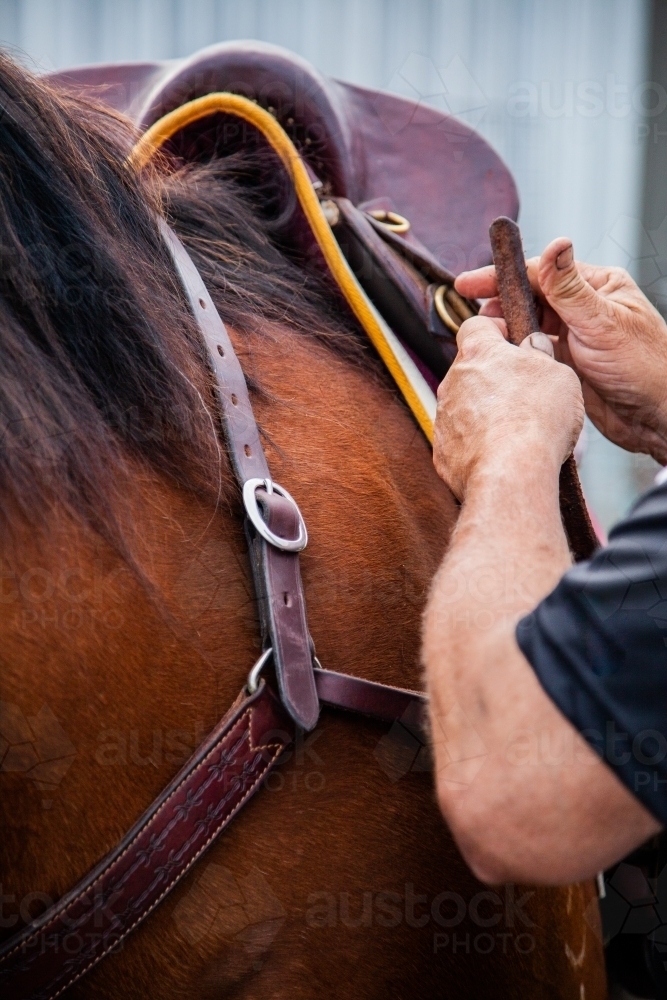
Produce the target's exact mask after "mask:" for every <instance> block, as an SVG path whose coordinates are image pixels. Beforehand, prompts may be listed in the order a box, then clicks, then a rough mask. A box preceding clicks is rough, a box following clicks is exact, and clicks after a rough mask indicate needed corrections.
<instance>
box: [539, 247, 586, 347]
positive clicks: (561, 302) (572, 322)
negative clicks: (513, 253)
mask: <svg viewBox="0 0 667 1000" xmlns="http://www.w3.org/2000/svg"><path fill="white" fill-rule="evenodd" d="M537 277H538V281H539V283H540V288H541V289H542V292H543V293H544V296H545V298H546V300H547V302H548V303H549V305H550V306H551V307H552V308H553V309H555V310H556V312H557V313H558V315H559V316H560V318H561V319H562V320H563V321H564V322H565V323H567V325H568V326H573V327H577V326H582V325H586V324H588V323H589V322H590V321H591V320H595V319H596V317H598V318H599V314H600V301H599V297H598V294H597V292H596V291H595V290H594V289H593V288H592V287H591V286H590V285H589V284H588V282H587V281H584V279H583V277H582V275H581V272H580V271H579V268H578V266H577V262H576V261H575V259H574V252H573V249H572V241H571V240H568V239H566V238H565V237H563V236H560V237H559V238H558V239H556V240H553V241H552V242H551V243H550V244H549V246H548V247H547V248H546V250H545V251H544V253H543V254H542V256H541V257H540V261H539V264H538V268H537Z"/></svg>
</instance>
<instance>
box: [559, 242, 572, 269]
mask: <svg viewBox="0 0 667 1000" xmlns="http://www.w3.org/2000/svg"><path fill="white" fill-rule="evenodd" d="M573 259H574V254H573V253H572V244H571V243H570V245H569V247H565V249H564V250H561V252H560V253H559V254H558V256H557V257H556V267H557V269H558V270H559V271H564V270H565V269H566V268H568V267H569V266H570V264H571V263H572V260H573Z"/></svg>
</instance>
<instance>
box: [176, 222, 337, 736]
mask: <svg viewBox="0 0 667 1000" xmlns="http://www.w3.org/2000/svg"><path fill="white" fill-rule="evenodd" d="M161 229H162V234H163V236H164V239H165V241H166V243H167V245H168V247H169V249H170V251H171V254H172V257H173V259H174V263H175V265H176V268H177V270H178V273H179V275H180V278H181V281H182V283H183V287H184V289H185V292H186V294H187V296H188V299H189V301H190V306H191V308H192V311H193V314H194V316H195V319H196V320H197V323H198V324H199V328H200V330H201V333H202V336H203V338H204V342H205V344H206V347H207V348H208V353H209V358H210V362H211V365H212V367H213V371H214V373H215V380H216V390H217V396H218V402H219V405H220V412H221V415H222V421H223V425H224V432H225V440H226V443H227V449H228V452H229V456H230V459H231V462H232V467H233V469H234V472H235V474H236V478H237V480H238V482H239V485H240V487H241V490H242V491H243V494H244V502H245V504H246V511H247V512H248V514H249V517H248V519H247V522H246V524H247V530H248V536H249V541H250V545H251V562H252V566H253V574H254V577H255V584H256V588H257V596H258V601H259V611H260V620H261V625H262V633H263V635H262V639H263V642H264V646H265V648H267V647H268V646H271V647H272V649H273V663H274V666H275V671H276V677H277V679H278V686H279V689H280V695H281V698H282V701H283V704H284V705H285V707H286V709H287V711H288V712H289V713H290V715H291V716H292V718H293V719H294V721H295V722H296V723H297V725H299V726H301V727H302V728H303V729H307V730H310V729H313V728H314V726H315V725H316V724H317V718H318V715H319V701H318V698H317V691H316V689H315V678H314V675H313V654H312V648H311V647H312V642H311V639H310V634H309V632H308V623H307V620H306V602H305V598H304V594H303V586H302V583H301V573H300V570H299V553H298V551H286V550H285V549H282V548H281V547H279V546H280V540H283V541H284V542H286V543H288V544H289V543H290V542H295V541H296V540H297V539H298V537H299V535H300V533H301V534H302V535H303V544H304V545H305V541H306V539H307V534H306V529H305V525H304V523H303V519H302V517H301V514H300V512H299V509H298V507H297V506H296V504H295V502H294V501H293V500H292V499H291V497H289V494H287V495H286V496H284V495H280V492H279V491H280V489H281V488H280V487H279V486H277V484H274V483H273V482H272V480H271V473H270V471H269V467H268V465H267V462H266V457H265V455H264V450H263V448H262V444H261V441H260V438H259V430H258V427H257V424H256V422H255V417H254V414H253V412H252V405H251V403H250V398H249V396H248V389H247V386H246V381H245V377H244V375H243V370H242V369H241V365H240V364H239V361H238V358H237V357H236V354H235V352H234V348H233V347H232V342H231V340H230V339H229V334H228V333H227V330H226V329H225V325H224V323H223V322H222V320H221V319H220V316H219V314H218V311H217V309H216V308H215V305H214V304H213V300H212V298H211V296H210V295H209V293H208V290H207V288H206V286H205V284H204V282H203V281H202V279H201V276H200V274H199V272H198V271H197V269H196V267H195V266H194V264H193V263H192V260H191V259H190V255H189V254H188V252H187V251H186V249H185V247H184V246H183V244H182V243H181V241H180V240H179V239H178V237H177V236H176V235H175V234H174V233H173V232H172V231H171V229H169V227H168V226H167V225H165V224H164V223H161ZM282 492H283V493H284V492H285V491H282ZM260 506H261V508H262V511H263V514H264V516H263V517H262V514H261V513H258V511H259V508H260ZM252 517H254V520H253V519H252ZM267 529H268V531H267ZM262 531H265V532H266V534H269V533H272V534H273V536H275V537H274V541H269V540H267V538H266V537H264V535H262ZM301 547H303V546H301Z"/></svg>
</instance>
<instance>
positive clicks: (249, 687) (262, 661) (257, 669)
mask: <svg viewBox="0 0 667 1000" xmlns="http://www.w3.org/2000/svg"><path fill="white" fill-rule="evenodd" d="M272 656H273V646H269V648H268V649H265V650H264V652H263V653H262V655H261V656H260V658H259V659H258V661H257V663H256V664H255V665H254V667H253V668H252V670H251V671H250V673H249V674H248V680H247V681H246V682H245V689H246V691H247V692H248V694H254V693H255V691H256V690H257V688H258V687H259V675H260V674H261V672H262V670H263V669H264V667H265V666H266V664H267V663H268V661H269V660H270V659H271V657H272Z"/></svg>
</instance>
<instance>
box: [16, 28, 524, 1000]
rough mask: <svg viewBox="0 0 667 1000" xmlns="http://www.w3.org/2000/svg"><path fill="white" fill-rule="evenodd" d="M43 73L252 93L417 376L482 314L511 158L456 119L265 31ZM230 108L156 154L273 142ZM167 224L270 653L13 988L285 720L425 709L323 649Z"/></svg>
mask: <svg viewBox="0 0 667 1000" xmlns="http://www.w3.org/2000/svg"><path fill="white" fill-rule="evenodd" d="M51 81H52V82H53V83H54V84H55V85H58V86H61V87H68V88H74V89H76V90H78V91H80V90H82V89H85V90H87V91H88V92H89V93H91V94H92V95H93V96H95V97H97V98H98V99H99V100H101V101H106V102H107V103H108V104H110V105H112V106H113V107H115V108H116V109H118V110H121V111H123V112H125V113H127V114H129V115H131V116H132V117H133V118H134V120H135V121H136V122H137V123H138V124H139V125H140V126H141V128H142V130H146V129H148V128H149V127H151V126H154V125H155V123H157V122H160V121H162V120H163V119H164V116H165V115H168V114H169V113H170V112H173V111H174V110H175V109H179V108H181V107H182V106H183V105H188V106H190V105H189V102H193V101H196V100H198V99H201V98H204V97H206V95H209V94H220V93H223V94H226V95H229V94H236V95H240V96H241V97H244V98H246V99H249V102H250V103H246V110H247V108H248V107H250V110H251V111H252V102H254V103H255V104H256V105H257V107H260V108H263V109H265V111H266V112H268V113H269V115H270V116H271V120H273V121H275V122H277V123H278V124H279V125H281V126H282V132H281V134H283V133H285V134H286V135H287V136H288V138H289V139H291V140H292V144H293V146H295V147H296V149H297V151H298V153H299V154H300V159H299V163H300V164H303V165H305V167H306V170H307V178H306V180H307V185H308V187H309V197H310V198H311V202H312V200H313V192H315V193H316V194H317V197H318V199H319V205H318V203H317V201H315V207H316V212H319V213H320V215H321V216H322V217H321V218H320V223H323V219H324V217H326V220H327V222H328V225H329V226H330V229H331V232H332V233H333V234H334V236H335V241H333V242H335V243H336V246H337V248H340V249H341V250H342V252H343V254H344V257H345V259H346V261H347V264H346V265H345V266H348V265H349V268H350V270H351V274H352V275H354V279H353V280H352V286H351V287H352V292H353V293H354V294H351V298H350V297H348V304H350V303H352V304H354V302H356V301H357V299H358V298H359V294H361V293H359V294H358V288H357V286H356V285H355V284H354V282H357V281H358V285H359V287H360V288H361V289H363V293H365V295H366V296H367V297H368V300H369V302H370V305H369V306H368V309H369V310H370V313H369V315H370V316H371V318H373V315H374V313H373V309H377V311H378V313H379V314H381V315H380V318H379V319H378V321H377V322H378V323H379V324H380V326H381V325H382V323H384V324H385V325H386V326H387V327H388V328H391V327H394V328H395V329H396V330H397V331H400V336H401V338H402V339H403V340H404V342H405V345H406V348H407V351H408V352H409V355H410V357H412V358H414V361H415V364H416V365H417V366H418V374H419V372H421V373H422V374H421V375H420V376H419V377H420V378H421V377H422V376H423V377H424V378H426V379H428V380H430V381H431V383H432V384H433V383H434V382H435V380H437V379H439V378H440V377H441V376H442V375H443V374H444V372H445V370H446V368H447V366H448V364H449V363H450V361H451V358H452V357H453V355H454V351H455V331H456V329H457V328H458V325H459V324H460V322H461V321H462V320H463V319H465V318H466V316H467V315H471V314H472V312H473V311H474V309H475V305H474V303H469V302H466V301H465V300H463V299H461V298H460V296H457V295H456V292H455V290H454V289H453V272H455V271H460V270H462V269H463V268H465V267H471V266H477V265H479V264H481V263H486V262H487V261H489V260H490V259H491V254H490V248H489V240H488V228H489V225H490V223H491V221H492V220H493V219H494V218H495V217H496V216H498V215H501V214H504V215H508V214H509V215H515V214H516V210H517V199H516V191H515V187H514V184H513V182H512V179H511V177H510V175H509V173H508V171H507V169H506V167H505V166H504V165H503V164H502V162H501V161H500V160H499V158H498V157H497V156H496V154H495V153H494V152H493V151H492V150H491V149H490V148H489V146H488V145H487V144H486V143H485V142H484V141H483V140H482V139H481V138H480V137H479V136H477V135H476V134H475V133H474V132H472V131H471V130H470V129H469V128H467V127H466V126H465V125H463V124H462V123H460V122H457V121H456V120H455V119H453V118H449V117H447V116H445V115H442V114H440V113H438V112H436V111H433V110H432V109H430V108H427V107H422V106H419V105H415V104H413V103H410V102H408V101H404V100H402V99H401V98H397V97H392V96H390V95H386V94H380V93H374V92H372V91H368V90H364V89H362V88H359V87H354V86H352V85H350V84H344V83H340V82H337V81H334V80H328V79H325V78H324V77H322V76H320V75H319V74H318V73H317V72H316V71H315V70H314V69H313V68H312V67H310V66H309V65H308V64H307V63H305V62H304V61H303V60H301V59H299V58H297V57H295V56H292V55H290V54H289V53H287V52H285V51H284V50H281V49H277V48H275V47H274V46H268V45H263V44H260V43H256V42H243V43H230V44H225V45H220V46H215V47H213V48H211V49H206V50H204V51H203V52H201V53H199V54H197V55H195V56H193V57H192V58H191V59H188V60H183V61H181V62H177V63H152V64H138V65H124V66H100V67H92V68H87V69H79V70H73V71H70V72H66V73H59V74H54V75H53V76H52V77H51ZM232 103H233V102H232ZM223 106H224V107H225V108H227V110H224V111H220V110H219V109H218V110H213V111H212V112H211V113H210V114H208V113H207V114H206V115H203V116H201V117H199V118H196V117H195V118H193V117H192V116H190V118H189V119H188V121H187V123H186V124H185V125H184V126H183V127H182V128H175V129H172V130H171V131H170V132H169V134H168V135H167V136H166V138H165V137H163V139H161V140H160V144H161V145H162V148H163V149H164V150H165V151H166V152H167V155H173V156H175V157H177V158H181V159H193V158H201V157H210V156H224V155H227V154H229V153H231V152H234V151H235V150H236V149H238V148H239V146H240V145H243V144H246V143H261V142H262V141H264V134H263V133H262V134H260V133H261V129H259V131H258V130H257V129H255V130H254V131H253V129H252V128H246V125H247V122H248V121H249V120H251V119H252V114H250V118H248V117H246V119H243V117H242V116H241V117H239V115H233V114H230V113H229V110H228V108H229V107H230V106H231V105H229V102H228V103H227V105H224V102H223V105H220V107H223ZM255 117H257V116H256V115H255ZM260 117H261V115H260ZM264 120H265V121H268V122H269V125H270V121H269V117H268V116H267V115H264ZM156 127H157V126H156ZM268 131H269V132H271V129H270V128H269V129H268ZM139 145H140V144H139ZM288 145H289V143H288ZM290 148H291V146H290ZM297 159H298V157H297ZM301 169H303V167H301ZM303 176H306V175H305V174H304V175H303ZM308 178H309V179H308ZM302 180H303V177H302ZM306 200H307V199H306ZM311 208H312V204H311ZM311 214H312V213H311ZM307 215H308V213H307V212H306V211H305V209H304V201H303V199H302V200H301V202H299V203H298V204H297V203H296V202H295V203H294V210H293V212H292V214H291V216H290V217H289V219H288V228H289V232H290V235H291V238H292V240H293V245H294V247H296V252H304V250H306V251H307V252H311V251H315V252H317V251H318V247H319V248H320V250H321V248H322V245H323V243H322V238H321V227H320V238H319V242H318V239H316V235H317V234H316V230H314V229H313V228H312V227H310V228H309V226H308V225H305V224H304V220H305V219H306V216H307ZM160 225H161V228H162V233H163V237H164V239H165V242H166V243H167V245H168V247H169V249H170V251H171V253H172V256H173V259H174V264H175V267H176V269H177V271H178V273H179V276H180V279H181V282H182V284H183V288H184V290H185V292H186V294H187V296H188V300H189V303H190V307H191V309H192V312H193V315H194V316H195V318H196V320H197V322H198V324H199V328H200V331H201V335H202V338H203V341H204V343H205V344H206V346H207V348H208V355H209V361H210V366H211V369H212V371H213V373H214V374H215V377H216V384H217V397H218V403H219V410H220V417H221V424H222V433H223V435H224V437H225V440H226V444H227V449H228V452H229V456H230V460H231V465H232V467H233V469H234V472H235V474H236V478H237V481H238V484H239V488H240V490H241V491H242V494H243V500H244V506H245V509H246V515H247V519H246V530H247V535H248V543H249V552H250V560H251V565H252V572H253V578H254V582H255V591H256V595H257V601H258V608H259V613H260V625H261V631H262V641H263V649H264V652H263V654H262V656H261V657H260V658H259V660H258V661H257V663H256V664H255V665H254V667H253V668H252V670H251V671H250V673H249V676H248V681H247V683H246V685H245V687H244V689H243V690H242V691H241V693H240V694H239V696H238V698H237V700H236V702H235V703H234V705H232V706H231V708H230V709H229V711H228V712H227V713H226V715H225V716H224V717H223V719H222V720H221V722H220V723H219V725H218V726H217V727H216V729H215V730H214V731H213V732H212V733H211V734H209V736H208V737H207V738H206V739H205V741H204V742H203V744H202V745H201V746H200V747H199V748H198V750H197V751H196V752H195V753H194V755H193V756H192V757H191V758H190V760H189V761H188V762H187V763H186V764H185V766H184V767H183V768H182V770H181V771H180V772H179V774H178V775H176V777H175V778H174V779H173V780H172V782H171V783H170V785H169V786H168V787H167V788H166V789H164V791H163V792H162V794H161V795H160V796H159V797H158V799H156V801H155V802H154V803H153V804H152V805H150V806H149V807H148V809H147V810H146V812H145V813H144V815H143V816H142V817H141V818H140V819H139V820H138V821H137V823H136V824H135V826H134V827H133V828H132V829H131V830H130V831H129V832H128V833H127V834H126V836H125V837H124V838H123V840H122V841H121V842H120V844H118V845H117V847H116V848H114V850H112V851H111V852H110V853H109V855H107V857H105V858H103V859H102V860H101V861H100V862H99V864H98V865H97V866H96V867H95V868H94V869H93V870H92V871H91V872H89V873H88V874H87V875H86V876H85V877H84V878H83V879H82V880H81V881H80V882H79V883H78V884H77V885H76V886H75V887H74V888H73V889H72V890H71V891H70V892H69V893H67V894H66V895H65V896H64V897H63V898H62V899H60V900H59V901H58V902H57V903H56V904H55V905H54V906H52V907H51V908H50V909H49V910H47V911H46V912H45V913H44V914H42V915H41V916H40V917H39V918H38V919H36V920H35V921H33V922H32V923H31V924H30V925H28V926H27V927H26V928H24V930H22V931H21V932H19V933H17V934H16V935H14V936H13V937H12V938H11V939H10V940H8V941H7V942H5V944H4V945H3V946H2V948H1V949H0V986H1V987H2V995H3V996H4V997H7V998H8V1000H9V998H12V1000H18V998H27V997H32V998H39V1000H50V998H52V997H55V996H57V995H59V994H60V993H61V992H62V991H63V990H65V989H66V988H67V987H68V986H69V985H70V984H72V983H73V982H75V981H76V980H78V979H79V978H80V977H81V976H83V975H84V974H85V973H86V972H87V971H88V970H89V969H90V968H92V967H93V966H94V965H95V964H96V963H97V962H99V961H100V960H101V959H102V958H103V957H104V956H105V955H107V954H108V953H109V952H111V951H113V950H114V949H116V948H117V947H118V946H119V944H120V942H121V941H122V940H123V939H124V938H125V936H126V935H127V934H129V933H130V932H131V931H132V930H133V928H134V927H136V926H137V925H138V924H139V923H141V921H143V920H144V919H145V918H146V917H147V916H148V915H149V914H150V912H151V911H152V910H153V909H154V908H155V907H156V906H157V905H158V904H159V902H160V901H161V900H162V899H163V898H164V897H165V896H166V895H167V893H168V892H169V891H170V890H171V889H172V888H173V887H174V886H175V885H176V884H177V883H178V882H179V880H180V879H181V878H182V877H183V876H184V875H185V874H186V873H187V871H189V870H190V868H191V867H192V865H194V864H195V862H196V861H197V859H198V858H199V857H200V856H201V854H202V853H203V852H204V851H205V850H206V848H207V847H208V846H209V845H210V844H211V842H212V841H213V840H214V839H215V838H216V837H217V836H218V835H219V834H220V832H221V831H222V830H223V829H224V828H225V827H226V826H227V825H228V824H229V822H231V820H232V819H233V818H234V817H235V815H236V814H237V813H238V811H239V810H240V809H241V808H242V807H243V805H244V804H245V802H247V801H248V799H249V798H250V797H251V796H252V795H253V794H254V792H255V791H256V790H257V789H258V788H259V787H261V785H262V784H263V782H264V779H265V777H266V775H267V774H268V772H269V771H270V769H271V768H272V767H273V765H274V764H275V762H276V761H277V759H278V758H279V756H280V754H281V753H282V752H283V750H284V749H285V748H286V747H287V746H289V745H290V743H291V742H292V740H293V739H294V736H295V732H296V728H297V727H302V728H304V729H312V728H313V727H314V726H315V725H316V724H317V720H318V716H319V711H320V706H321V705H322V704H324V705H327V706H330V707H333V708H337V709H341V710H345V711H353V712H358V713H361V714H365V715H368V716H371V717H374V718H379V719H384V720H386V721H394V720H396V719H400V720H401V722H402V723H403V725H404V726H406V727H407V728H410V729H412V730H415V731H416V730H418V729H419V727H420V725H421V720H422V714H423V708H424V701H425V699H424V696H423V695H422V694H420V693H418V692H412V691H404V690H400V689H397V688H392V687H389V686H386V685H382V684H376V683H372V682H369V681H366V680H364V679H362V678H356V677H351V676H347V675H342V674H338V673H336V672H334V671H331V670H325V669H323V668H322V667H321V665H320V664H319V661H318V660H317V658H316V655H315V650H314V649H313V644H312V640H311V637H310V633H309V631H308V622H307V614H306V603H305V596H304V593H303V587H302V583H301V576H300V571H299V557H298V553H299V551H300V550H301V549H302V548H303V547H304V546H305V544H306V541H307V532H306V527H305V524H304V523H303V519H302V517H301V514H300V512H299V509H298V506H297V504H296V502H295V500H294V499H293V498H292V497H291V496H290V495H289V494H288V493H287V492H286V491H285V490H283V489H282V488H281V487H280V486H279V484H277V483H275V482H273V480H272V479H271V475H270V470H269V467H268V465H267V462H266V458H265V456H264V452H263V449H262V446H261V442H260V438H259V432H258V430H257V426H256V424H255V420H254V416H253V413H252V407H251V404H250V399H249V396H248V392H247V387H246V384H245V379H244V376H243V372H242V370H241V366H240V365H239V362H238V360H237V358H236V356H235V354H234V350H233V347H232V344H231V341H230V339H229V337H228V335H227V331H226V330H225V327H224V324H223V322H222V320H221V318H220V316H219V315H218V313H217V310H216V308H215V305H214V304H213V301H212V299H211V298H210V296H209V294H208V292H207V290H206V288H205V286H204V284H203V282H202V280H201V278H200V276H199V274H198V273H197V271H196V269H195V267H194V265H193V263H192V261H191V260H190V257H189V255H188V253H187V251H186V250H185V248H184V247H183V246H182V244H181V243H180V241H179V240H178V239H177V237H176V236H175V235H174V234H173V233H172V232H171V230H169V228H168V227H167V226H166V225H165V224H164V223H163V222H160ZM316 228H317V227H316ZM327 232H328V230H327ZM314 234H315V235H314ZM329 238H330V237H329ZM336 252H340V250H338V249H337V251H336ZM325 256H326V254H325ZM344 270H345V268H343V272H344ZM343 276H344V277H345V275H343ZM339 284H340V282H339ZM343 284H344V282H343ZM355 289H356V290H355ZM355 295H356V296H357V298H356V299H355ZM362 305H363V302H362ZM362 313H363V310H361V312H360V313H359V315H361V314H362ZM389 332H390V333H391V331H389ZM392 336H393V334H392ZM399 354H400V352H399ZM407 367H408V368H409V365H408V366H407ZM404 394H405V393H404ZM406 398H407V397H406ZM286 598H289V599H286ZM270 662H271V663H272V665H273V675H272V679H268V675H267V673H266V668H268V666H269V665H270ZM263 671H265V673H264V674H263V673H262V672H263Z"/></svg>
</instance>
